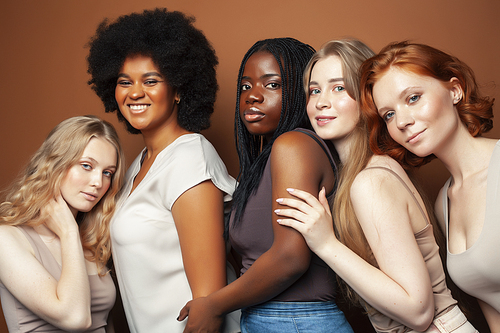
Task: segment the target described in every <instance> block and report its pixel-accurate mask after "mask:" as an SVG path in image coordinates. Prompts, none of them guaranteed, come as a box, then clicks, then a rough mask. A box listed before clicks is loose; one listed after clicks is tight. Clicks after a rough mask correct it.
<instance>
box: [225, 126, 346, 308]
mask: <svg viewBox="0 0 500 333" xmlns="http://www.w3.org/2000/svg"><path fill="white" fill-rule="evenodd" d="M300 131H301V132H305V131H307V130H300ZM306 134H308V135H309V136H311V135H313V136H314V137H313V138H315V139H316V141H317V142H318V143H320V144H321V145H323V147H324V148H326V152H328V158H329V159H330V161H331V162H332V161H333V158H332V156H331V154H330V152H329V150H328V148H327V147H326V145H325V143H324V142H323V140H321V138H319V137H318V136H317V135H316V134H315V133H314V132H311V131H307V133H306ZM332 163H333V162H332ZM334 171H336V170H334ZM335 176H337V174H336V173H335ZM271 190H272V181H271V158H270V157H269V159H268V160H267V164H266V166H265V169H264V173H263V175H262V178H261V180H260V183H259V185H258V187H257V190H256V192H254V193H253V194H252V195H251V196H250V197H249V198H248V202H247V205H246V207H245V211H244V213H243V216H242V218H241V221H239V223H238V224H237V225H236V226H234V220H233V216H231V219H230V222H229V240H230V242H231V246H232V247H233V248H234V249H235V250H236V252H238V254H240V256H241V257H242V265H243V268H242V269H241V274H244V273H245V272H246V271H247V270H248V268H250V266H252V264H253V263H254V261H255V260H257V258H259V257H260V256H261V255H262V254H263V253H264V252H266V251H267V250H269V248H271V245H272V244H273V240H274V233H273V228H272V223H273V219H272V214H273V210H272V191H271ZM332 198H333V194H330V195H329V196H328V200H329V201H330V200H331V199H332ZM336 288H337V280H336V274H335V273H334V272H333V271H332V269H331V268H330V267H328V265H327V264H325V263H324V262H323V260H321V259H320V258H319V257H318V256H317V255H315V254H314V253H312V255H311V262H310V264H309V268H308V269H307V271H306V272H305V273H304V274H303V275H302V276H301V277H300V278H299V279H298V280H297V281H296V282H295V283H294V284H292V285H291V286H290V287H289V288H288V289H286V290H285V291H283V292H282V293H281V294H279V295H277V296H276V297H274V298H273V299H271V300H270V301H279V302H314V301H316V302H317V301H333V300H335V293H336Z"/></svg>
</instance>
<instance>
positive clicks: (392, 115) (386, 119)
mask: <svg viewBox="0 0 500 333" xmlns="http://www.w3.org/2000/svg"><path fill="white" fill-rule="evenodd" d="M394 114H395V113H394V111H388V112H387V113H386V114H384V116H383V117H382V119H384V121H385V122H388V121H389V120H391V118H392V117H394ZM389 116H390V117H389Z"/></svg>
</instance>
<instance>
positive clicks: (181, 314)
mask: <svg viewBox="0 0 500 333" xmlns="http://www.w3.org/2000/svg"><path fill="white" fill-rule="evenodd" d="M188 304H189V303H188ZM188 304H186V305H184V307H183V308H182V309H181V311H180V312H179V317H177V321H183V320H184V319H186V318H187V316H188V315H189V305H188Z"/></svg>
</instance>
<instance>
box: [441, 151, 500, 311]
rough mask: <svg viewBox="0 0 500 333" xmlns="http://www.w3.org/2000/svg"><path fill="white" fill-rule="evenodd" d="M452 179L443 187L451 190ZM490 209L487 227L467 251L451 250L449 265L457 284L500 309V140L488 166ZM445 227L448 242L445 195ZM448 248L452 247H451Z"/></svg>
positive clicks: (486, 216)
mask: <svg viewBox="0 0 500 333" xmlns="http://www.w3.org/2000/svg"><path fill="white" fill-rule="evenodd" d="M450 182H451V178H450V179H448V181H447V182H446V184H445V185H444V187H443V189H442V193H443V194H446V193H448V187H449V186H450ZM486 182H487V185H486V211H485V218H484V224H483V230H482V231H481V234H480V235H479V238H478V239H477V241H476V242H475V243H474V244H473V245H472V246H471V247H470V248H468V249H467V250H466V251H464V252H462V253H458V254H453V253H450V252H449V251H447V252H448V257H447V260H446V265H447V267H448V273H449V274H450V277H451V279H452V280H453V282H455V284H456V285H457V286H458V287H459V288H460V289H462V290H463V291H465V292H466V293H468V294H469V295H471V296H474V297H476V298H478V299H480V300H482V301H484V302H486V303H488V304H489V305H491V306H492V307H494V308H495V310H497V311H498V312H500V246H499V245H498V244H499V242H500V193H499V192H500V141H498V142H497V144H496V146H495V148H494V150H493V154H492V156H491V159H490V163H489V166H488V176H487V180H486ZM442 204H443V212H444V221H445V224H446V225H445V226H441V228H442V229H443V231H444V232H445V235H446V245H448V222H449V215H448V214H449V213H448V196H447V195H443V202H442ZM447 250H448V246H447Z"/></svg>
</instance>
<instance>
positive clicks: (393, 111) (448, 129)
mask: <svg viewBox="0 0 500 333" xmlns="http://www.w3.org/2000/svg"><path fill="white" fill-rule="evenodd" d="M461 97H462V89H461V87H460V85H459V83H458V80H457V79H456V78H452V79H451V80H450V82H442V81H440V80H437V79H434V78H432V77H430V76H423V75H418V74H415V73H413V72H409V71H403V70H401V69H398V68H390V69H389V70H388V71H387V72H386V73H385V74H383V75H382V76H381V77H380V79H379V80H378V81H377V82H376V83H375V84H374V86H373V100H374V102H375V105H376V106H377V110H378V113H379V115H380V116H381V117H382V118H383V119H384V121H385V122H386V125H387V130H388V132H389V134H390V136H391V137H392V138H393V139H394V141H396V142H397V143H399V144H400V145H402V146H403V147H405V148H406V149H408V150H409V151H411V152H412V153H414V154H415V155H417V156H420V157H424V156H428V155H431V154H435V153H436V152H438V151H439V150H440V149H443V148H444V147H446V144H447V142H448V140H449V139H450V138H451V137H452V136H453V134H454V133H457V129H458V127H459V126H462V123H461V121H460V118H459V116H458V112H457V110H456V108H455V104H456V103H458V102H459V101H460V99H461Z"/></svg>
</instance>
